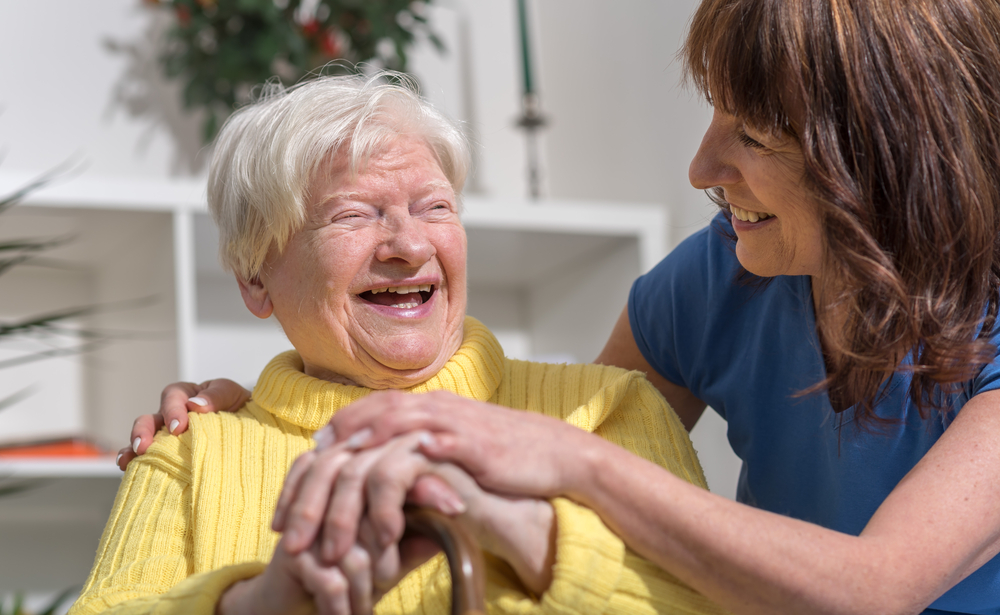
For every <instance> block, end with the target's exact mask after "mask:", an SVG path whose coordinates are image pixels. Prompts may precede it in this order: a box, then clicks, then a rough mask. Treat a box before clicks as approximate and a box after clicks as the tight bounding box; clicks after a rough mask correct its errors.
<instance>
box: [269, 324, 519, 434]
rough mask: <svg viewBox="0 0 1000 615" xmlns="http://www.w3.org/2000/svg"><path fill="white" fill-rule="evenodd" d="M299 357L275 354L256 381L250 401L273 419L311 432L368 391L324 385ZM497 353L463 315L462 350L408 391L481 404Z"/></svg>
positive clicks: (497, 366) (495, 374) (494, 377)
mask: <svg viewBox="0 0 1000 615" xmlns="http://www.w3.org/2000/svg"><path fill="white" fill-rule="evenodd" d="M302 370H303V364H302V358H301V357H299V353H297V352H295V351H294V350H290V351H288V352H284V353H282V354H279V355H278V356H276V357H275V358H274V359H272V360H271V362H270V363H268V364H267V367H265V368H264V371H263V372H261V374H260V378H259V379H258V380H257V386H256V387H255V388H254V390H253V400H254V402H255V403H256V404H257V405H258V406H260V407H261V408H263V409H264V410H266V411H268V412H270V413H271V414H273V415H274V416H276V417H278V418H280V419H282V420H284V421H288V422H290V423H292V424H295V425H298V426H299V427H302V428H303V429H308V430H312V431H315V430H317V429H319V428H320V427H322V426H323V425H326V423H327V422H329V420H330V418H331V417H333V414H334V413H335V412H336V411H337V410H339V409H340V408H343V407H344V406H346V405H348V404H350V403H352V402H355V401H357V400H359V399H361V398H362V397H364V396H366V395H368V394H369V393H371V392H372V389H368V388H365V387H358V386H350V385H346V384H337V383H334V382H327V381H326V380H320V379H318V378H313V377H311V376H307V375H305V374H304V373H303V372H302ZM502 375H503V349H502V348H501V347H500V343H499V342H498V341H497V339H496V337H494V336H493V334H492V333H491V332H490V330H489V329H487V328H486V327H485V326H484V325H483V324H482V323H481V322H479V321H478V320H476V319H475V318H472V317H471V316H466V317H465V326H464V330H463V339H462V346H461V347H460V348H459V349H458V352H456V353H455V355H454V356H452V358H451V359H450V360H449V361H448V362H447V363H445V365H444V367H443V368H441V371H439V372H438V373H437V374H436V375H434V376H433V377H432V378H431V379H429V380H427V381H425V382H422V383H420V384H418V385H416V386H414V387H411V388H409V389H406V391H409V392H411V393H424V392H427V391H438V390H445V391H451V392H453V393H457V394H458V395H461V396H462V397H468V398H471V399H477V400H479V401H486V400H488V399H490V398H491V397H492V396H493V393H494V392H495V391H496V390H497V387H498V386H499V385H500V379H501V377H502Z"/></svg>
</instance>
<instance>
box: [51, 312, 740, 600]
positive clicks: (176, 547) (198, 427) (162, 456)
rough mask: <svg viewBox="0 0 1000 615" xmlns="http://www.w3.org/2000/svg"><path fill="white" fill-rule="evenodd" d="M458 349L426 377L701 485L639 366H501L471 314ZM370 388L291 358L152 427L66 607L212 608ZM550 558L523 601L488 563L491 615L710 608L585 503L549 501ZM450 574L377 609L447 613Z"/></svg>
mask: <svg viewBox="0 0 1000 615" xmlns="http://www.w3.org/2000/svg"><path fill="white" fill-rule="evenodd" d="M464 333H465V338H464V341H463V344H462V347H461V349H460V350H459V351H458V353H456V354H455V356H454V357H453V358H452V359H451V360H450V361H449V362H448V363H447V365H445V367H444V368H443V369H442V370H441V371H440V372H439V373H438V374H437V375H436V376H435V377H434V378H432V379H430V380H428V381H427V382H424V383H423V384H420V385H418V386H416V387H413V388H412V389H410V391H411V392H414V393H421V392H426V391H432V390H439V389H444V390H448V391H452V392H455V393H457V394H459V395H462V396H465V397H469V398H473V399H477V400H480V401H489V402H493V403H497V404H501V405H504V406H508V407H511V408H516V409H523V410H526V411H529V412H539V413H542V414H547V415H549V416H554V417H558V418H560V419H563V420H565V421H567V422H569V423H571V424H573V425H576V426H578V427H580V428H582V429H586V430H588V431H592V432H594V433H597V434H599V435H601V436H602V437H604V438H606V439H607V440H609V441H611V442H614V443H616V444H619V445H620V446H623V447H625V448H627V449H629V450H631V451H632V452H634V453H636V454H637V455H640V456H642V457H645V458H646V459H649V460H651V461H653V462H654V463H657V464H659V465H661V466H663V467H664V468H666V469H668V470H669V471H671V472H673V473H674V474H676V475H678V476H680V477H682V478H684V479H685V480H687V481H690V482H692V483H695V484H698V485H701V486H704V485H705V479H704V477H703V475H702V471H701V467H700V466H699V464H698V460H697V457H696V455H695V452H694V449H693V448H692V446H691V441H690V440H689V439H688V436H687V433H686V432H685V430H684V428H683V426H682V425H681V423H680V421H679V420H678V418H677V416H676V415H675V414H674V413H673V411H671V410H670V408H669V407H668V406H667V405H666V403H665V402H664V400H663V398H662V397H660V395H659V393H657V392H656V390H655V389H654V388H653V387H652V386H651V385H650V384H649V383H648V382H647V381H646V380H645V378H643V377H642V376H641V375H640V374H638V373H636V372H626V371H624V370H620V369H617V368H611V367H604V366H599V365H546V364H539V363H529V362H525V361H514V360H510V359H506V358H505V357H504V356H503V351H502V349H501V348H500V345H499V344H498V343H497V341H496V338H494V337H493V335H492V334H491V333H490V332H489V331H488V330H487V329H486V328H485V327H484V326H483V325H482V324H480V323H479V322H477V321H476V320H474V319H472V318H468V319H467V320H466V323H465V331H464ZM369 392H370V390H369V389H364V388H360V387H351V386H345V385H339V384H333V383H329V382H326V381H323V380H317V379H315V378H311V377H308V376H306V375H305V374H303V373H302V362H301V360H300V359H299V357H298V355H297V354H296V353H295V352H288V353H284V354H282V355H279V356H278V357H276V358H275V359H274V360H272V361H271V363H270V364H269V365H268V366H267V368H265V369H264V371H263V373H262V374H261V376H260V380H259V381H258V383H257V387H256V388H255V389H254V399H253V401H251V402H249V403H247V405H246V406H245V407H244V408H243V409H242V410H240V411H239V412H237V413H235V414H227V413H220V414H192V415H191V417H190V418H191V421H190V427H189V429H188V431H187V432H186V433H184V434H183V435H181V436H179V437H173V436H169V435H167V434H166V433H165V432H161V433H160V434H158V435H157V438H156V441H155V442H154V444H153V445H152V446H150V447H149V450H148V451H147V452H146V454H144V455H142V456H141V457H139V458H138V459H136V460H134V461H132V463H131V464H129V467H128V471H127V472H126V474H125V477H124V479H123V480H122V485H121V488H120V489H119V491H118V496H117V498H116V500H115V505H114V510H113V511H112V513H111V518H110V519H109V521H108V525H107V527H106V528H105V530H104V535H103V536H102V537H101V544H100V547H99V548H98V551H97V558H96V560H95V562H94V569H93V571H91V573H90V578H89V579H88V580H87V583H86V585H85V586H84V588H83V593H82V595H81V597H80V599H79V601H78V602H77V603H76V604H75V605H74V606H73V609H72V610H71V611H70V613H71V615H84V614H86V613H122V614H125V613H129V614H131V613H164V614H166V613H171V614H178V615H197V614H206V615H209V614H212V613H214V611H215V605H216V603H217V602H218V599H219V597H220V596H221V595H222V593H223V592H224V591H225V590H226V588H228V587H229V586H230V585H232V584H233V583H235V582H237V581H239V580H241V579H246V578H250V577H253V576H255V575H257V574H260V573H261V572H262V571H263V570H264V567H265V565H266V563H267V562H268V561H269V560H270V558H271V554H272V553H273V551H274V548H275V545H276V544H277V542H278V535H277V534H276V533H274V532H273V531H271V529H270V521H271V517H272V515H273V513H274V507H275V503H276V501H277V497H278V493H279V492H280V490H281V486H282V484H283V482H284V479H285V475H286V473H287V472H288V469H289V467H290V466H291V464H292V462H293V461H294V460H295V458H296V457H298V456H299V455H300V454H301V453H302V452H304V451H305V450H307V449H309V448H310V447H312V446H313V441H312V439H311V436H312V433H313V432H314V431H315V430H316V429H318V428H319V427H322V426H323V425H325V424H326V423H327V421H329V419H330V417H331V416H332V415H333V413H334V412H336V410H337V409H339V408H342V407H344V406H346V405H347V404H349V403H351V402H353V401H356V400H357V399H360V398H361V397H364V396H365V395H367V394H368V393H369ZM553 506H554V508H555V512H556V519H557V538H556V549H557V553H556V563H555V568H554V570H553V580H552V584H551V586H550V587H549V589H548V591H546V592H545V594H544V595H542V596H541V597H538V598H533V597H531V596H529V595H528V594H527V592H526V591H525V589H524V588H523V587H522V586H521V584H520V582H519V581H518V579H517V576H516V575H515V574H514V573H513V571H512V570H511V568H510V567H509V566H507V565H506V564H505V563H503V562H502V561H500V560H498V559H496V558H488V560H487V561H488V562H489V570H488V575H487V578H488V587H487V597H488V600H489V611H490V613H511V614H515V613H622V614H626V613H627V614H638V613H716V612H721V611H720V609H718V607H715V606H714V605H713V604H712V603H710V602H709V601H708V600H706V599H705V598H704V597H702V596H700V595H699V594H697V593H695V592H694V591H693V590H691V589H689V588H688V587H686V586H685V585H683V584H682V583H681V582H680V581H678V580H677V579H676V578H675V577H673V576H671V575H670V574H668V573H666V572H664V571H662V570H660V569H659V568H657V567H656V566H655V565H653V564H651V563H649V562H648V561H646V560H645V559H643V558H641V557H640V556H638V555H636V554H635V553H633V552H632V551H631V550H630V549H628V548H627V547H626V546H625V545H624V543H623V542H622V541H621V539H619V538H618V537H617V536H616V535H615V534H614V533H612V532H611V531H610V530H609V529H608V528H607V527H606V526H605V525H604V523H603V522H602V521H601V519H600V518H599V517H598V516H597V515H596V514H595V513H593V512H592V511H590V510H588V509H586V508H583V507H581V506H579V505H577V504H575V503H573V502H570V501H568V500H565V499H556V500H554V501H553ZM449 602H450V580H449V577H448V572H447V565H446V564H445V563H444V560H443V557H442V556H438V557H436V558H434V559H432V560H431V561H429V562H427V563H426V564H424V565H423V566H421V567H420V568H418V569H417V570H414V571H413V572H412V573H411V574H410V575H408V576H407V577H406V578H405V579H404V580H403V581H402V582H401V583H400V584H399V585H398V586H397V587H396V588H395V589H394V590H392V591H391V592H390V593H388V594H387V595H386V596H384V597H383V598H382V600H381V601H380V602H379V603H378V605H377V608H376V612H377V613H378V614H379V615H384V614H390V613H392V614H396V613H400V614H401V613H412V614H431V613H440V614H445V613H448V604H449Z"/></svg>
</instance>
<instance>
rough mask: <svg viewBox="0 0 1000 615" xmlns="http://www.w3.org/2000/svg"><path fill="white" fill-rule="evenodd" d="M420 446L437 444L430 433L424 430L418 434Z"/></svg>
mask: <svg viewBox="0 0 1000 615" xmlns="http://www.w3.org/2000/svg"><path fill="white" fill-rule="evenodd" d="M418 441H419V442H420V445H421V446H434V445H435V444H437V440H436V439H435V438H434V436H433V435H431V432H429V431H425V432H424V433H422V434H420V439H419V440H418Z"/></svg>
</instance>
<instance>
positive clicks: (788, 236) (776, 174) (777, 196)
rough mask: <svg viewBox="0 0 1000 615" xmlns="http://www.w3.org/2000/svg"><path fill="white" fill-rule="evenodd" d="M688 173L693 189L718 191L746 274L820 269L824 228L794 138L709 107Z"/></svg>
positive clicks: (816, 271) (802, 272) (806, 272)
mask: <svg viewBox="0 0 1000 615" xmlns="http://www.w3.org/2000/svg"><path fill="white" fill-rule="evenodd" d="M688 177H689V179H690V181H691V185H692V186H694V187H695V188H699V189H702V190H707V189H709V188H716V187H718V188H721V189H722V192H723V194H724V195H725V199H726V201H727V202H728V203H729V209H730V211H731V212H732V214H733V228H734V229H735V231H736V237H737V242H736V256H737V258H739V261H740V264H741V265H743V267H744V268H746V270H747V271H749V272H751V273H753V274H756V275H759V276H763V277H772V276H778V275H811V276H818V275H821V274H822V261H823V228H822V225H821V224H820V220H819V213H818V207H817V206H816V203H815V201H814V199H813V198H812V197H811V196H810V195H809V191H808V190H807V189H806V186H805V167H804V163H803V156H802V147H801V146H800V145H799V143H798V141H796V140H795V139H794V138H792V137H790V136H786V135H772V134H768V133H763V132H759V131H757V130H754V129H753V128H752V127H750V126H749V125H747V124H745V123H744V122H743V121H742V120H741V119H739V118H738V117H736V116H732V115H727V114H725V113H723V112H721V111H719V110H716V111H715V113H714V115H713V116H712V123H711V125H709V127H708V130H707V131H706V132H705V136H704V138H703V139H702V142H701V146H700V147H699V148H698V153H697V154H695V157H694V160H692V161H691V167H690V169H689V171H688Z"/></svg>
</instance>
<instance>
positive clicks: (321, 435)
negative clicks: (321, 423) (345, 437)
mask: <svg viewBox="0 0 1000 615" xmlns="http://www.w3.org/2000/svg"><path fill="white" fill-rule="evenodd" d="M313 440H315V441H316V450H318V451H321V450H323V449H325V448H327V447H330V446H333V443H334V442H336V441H337V434H335V433H334V432H333V426H332V425H327V426H326V427H323V428H321V429H319V430H317V431H316V433H314V434H313Z"/></svg>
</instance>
